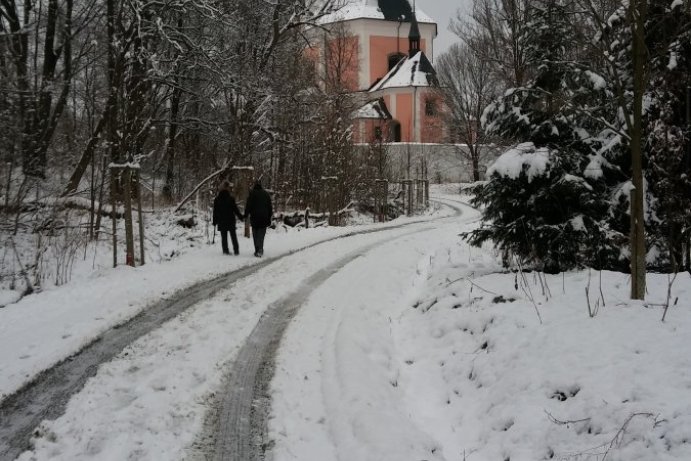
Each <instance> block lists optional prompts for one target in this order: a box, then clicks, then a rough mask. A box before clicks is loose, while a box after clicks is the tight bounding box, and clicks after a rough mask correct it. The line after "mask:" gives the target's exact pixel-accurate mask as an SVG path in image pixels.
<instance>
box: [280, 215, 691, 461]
mask: <svg viewBox="0 0 691 461" xmlns="http://www.w3.org/2000/svg"><path fill="white" fill-rule="evenodd" d="M462 230H467V226H464V225H462V224H460V225H456V226H454V225H451V226H440V227H439V228H438V229H437V230H436V231H435V232H434V233H425V234H420V235H418V236H410V237H408V238H407V239H406V240H405V241H403V240H398V241H395V242H392V243H390V244H389V245H387V246H382V247H381V248H379V249H377V251H376V252H373V253H372V255H371V257H368V258H366V259H361V260H359V261H355V262H353V263H352V264H351V265H350V266H349V267H348V268H346V270H343V271H340V272H339V273H338V274H336V275H335V276H334V277H332V278H331V279H330V280H329V281H328V282H327V283H326V284H324V285H323V286H322V287H320V289H319V290H318V291H317V292H315V293H314V296H313V297H312V298H311V301H310V303H309V304H308V305H307V306H305V307H303V309H302V311H301V312H300V313H299V314H298V315H297V317H296V319H295V320H294V322H293V323H292V325H291V326H290V328H289V330H288V331H287V334H286V336H285V339H284V343H283V347H282V348H281V349H280V351H279V359H278V365H277V373H276V378H275V379H274V381H273V384H272V387H273V419H272V422H271V425H270V428H271V435H272V436H273V437H274V438H275V441H276V445H275V447H274V450H273V453H272V454H273V458H272V459H273V460H275V461H283V460H320V461H326V460H350V459H357V460H372V461H374V460H378V461H381V460H392V461H393V460H401V459H415V460H418V459H427V460H432V459H438V460H449V461H450V460H471V461H472V460H476V461H490V460H511V461H535V460H542V459H559V460H580V461H585V460H592V461H602V460H604V459H607V460H622V461H632V460H641V461H644V460H645V461H652V460H656V461H661V460H688V459H691V354H690V353H689V349H688V347H689V344H691V303H690V302H689V299H691V297H690V296H689V295H691V277H689V274H680V275H679V277H678V278H677V279H676V280H675V282H674V285H673V286H672V290H671V293H672V296H671V301H672V303H674V301H675V300H676V299H677V297H678V300H679V301H678V302H677V304H676V306H673V307H671V308H670V311H669V313H668V317H667V320H666V322H665V323H662V322H661V321H660V320H661V317H662V310H661V309H662V308H661V307H660V305H659V304H661V303H665V302H666V299H667V289H668V286H669V284H668V278H667V276H664V275H654V274H651V275H649V277H648V283H649V293H648V296H647V300H648V304H645V303H642V302H633V301H630V300H629V299H628V290H629V278H628V276H627V275H624V274H618V273H611V272H603V273H599V272H592V273H590V272H587V271H582V272H575V273H568V274H564V275H563V276H548V277H546V278H542V276H539V275H538V274H535V273H529V274H513V273H502V270H501V268H500V267H499V265H498V261H497V257H496V256H495V255H493V253H492V251H486V250H480V249H476V248H469V247H468V246H467V245H466V244H465V243H464V242H462V241H461V240H460V239H459V238H458V237H457V234H458V233H459V231H462ZM374 261H378V263H376V264H375V263H374ZM382 274H387V275H386V276H382ZM600 277H601V279H600ZM354 287H357V292H358V294H357V296H353V289H354ZM586 287H589V299H590V305H591V309H593V310H594V309H595V308H596V306H597V307H598V309H599V310H598V311H597V314H596V315H595V316H594V317H592V318H591V317H590V315H589V313H588V307H587V306H588V301H587V300H586V292H585V289H586ZM600 290H601V292H602V295H600ZM537 311H539V314H540V317H541V319H542V322H541V321H540V318H539V317H538V314H537Z"/></svg>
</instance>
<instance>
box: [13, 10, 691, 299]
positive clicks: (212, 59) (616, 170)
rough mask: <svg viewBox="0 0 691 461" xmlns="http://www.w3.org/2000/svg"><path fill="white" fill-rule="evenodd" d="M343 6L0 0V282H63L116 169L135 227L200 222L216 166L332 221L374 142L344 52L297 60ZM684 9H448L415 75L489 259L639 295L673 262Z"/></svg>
mask: <svg viewBox="0 0 691 461" xmlns="http://www.w3.org/2000/svg"><path fill="white" fill-rule="evenodd" d="M341 6H342V2H341V1H340V0H291V1H278V2H266V1H259V0H228V1H225V2H216V1H213V0H171V1H168V0H164V1H147V0H35V1H29V0H0V158H1V162H0V186H1V189H2V190H1V191H0V214H1V215H2V219H1V225H0V226H1V228H0V234H1V236H2V256H0V257H1V258H2V264H0V266H2V267H3V269H2V273H0V282H2V283H3V284H4V285H8V284H9V285H10V286H12V287H15V288H16V287H17V286H19V287H20V289H21V290H24V291H26V292H30V291H31V290H32V289H34V288H36V287H40V285H41V283H42V281H45V279H46V278H51V279H52V280H53V283H56V284H60V283H63V282H64V281H66V280H67V279H69V270H70V266H71V264H72V261H73V260H74V258H76V257H77V253H78V252H80V251H81V250H84V257H86V256H85V254H86V250H85V249H86V248H87V247H89V245H91V242H97V241H98V240H99V239H101V240H106V239H107V237H108V238H110V237H113V236H114V234H116V233H117V232H118V230H117V228H113V229H108V222H107V219H109V218H110V217H111V216H116V215H117V216H119V215H120V213H121V210H120V209H119V208H118V207H117V206H116V207H113V206H112V205H109V204H110V203H111V201H112V198H113V197H115V196H117V195H118V194H121V193H122V189H123V187H125V186H124V183H125V180H124V179H123V178H122V177H121V176H118V175H117V174H116V173H114V172H115V171H120V170H122V169H123V168H125V169H126V168H130V169H132V170H135V171H136V178H137V182H138V183H139V188H140V192H139V194H138V195H139V200H143V202H144V207H145V208H147V209H148V210H150V211H149V212H150V213H153V212H154V211H155V210H161V209H165V210H168V213H170V212H172V210H173V209H179V208H181V206H182V205H184V202H187V201H192V200H195V201H196V202H195V203H196V206H197V207H198V208H202V209H204V208H205V207H206V204H208V201H209V199H210V197H211V195H212V194H213V192H214V190H215V186H216V181H215V180H216V179H217V178H218V177H220V176H222V175H226V174H228V172H229V171H232V168H233V167H236V168H237V167H240V168H248V167H252V168H253V169H254V172H255V175H256V177H261V178H262V182H263V183H264V185H265V186H266V187H267V188H268V189H270V190H271V191H272V192H273V193H274V196H275V197H276V198H277V200H278V201H279V202H280V203H284V204H285V203H288V202H291V203H292V204H293V207H294V208H300V207H303V208H304V207H308V206H312V207H313V208H316V211H319V208H320V207H322V208H323V207H324V205H323V201H324V191H325V190H326V189H327V186H326V185H325V184H327V183H328V184H329V185H328V189H329V195H330V196H331V199H332V201H333V202H334V203H335V207H336V208H341V207H346V206H348V205H349V204H350V203H352V201H353V200H357V199H358V198H361V197H367V196H368V194H369V196H371V194H372V184H374V180H375V179H376V178H382V177H386V175H387V173H386V166H385V161H384V162H382V158H384V159H385V158H386V155H385V152H383V151H382V150H383V149H384V150H385V146H384V147H383V146H382V145H381V144H379V145H378V146H372V148H371V149H368V150H367V149H365V150H358V151H356V150H355V149H354V147H353V142H352V139H351V133H350V119H349V118H350V116H351V114H352V111H353V109H354V108H355V107H356V106H355V102H354V101H353V98H352V97H351V95H349V94H348V92H347V91H346V87H345V82H344V81H343V80H344V78H343V75H344V73H347V72H345V71H346V69H347V68H348V67H352V66H353V65H354V64H353V63H352V62H350V61H349V58H348V53H347V50H343V51H342V52H339V53H335V55H334V56H332V58H333V59H335V60H337V61H338V65H336V66H335V67H329V66H327V68H330V69H336V71H335V73H334V72H326V73H320V72H318V71H317V69H316V68H315V66H314V63H313V62H311V61H310V60H309V59H306V56H307V55H309V52H308V51H307V50H308V48H309V47H310V38H309V37H310V33H311V32H310V31H314V30H317V31H319V33H322V32H323V33H324V34H339V33H342V31H339V30H328V29H327V28H325V27H324V26H323V24H321V23H320V19H321V18H323V17H324V16H326V15H327V14H330V13H332V12H333V11H335V10H337V9H338V8H340V7H341ZM690 8H691V6H690V5H689V2H688V1H682V0H630V1H624V2H622V1H619V0H474V3H473V7H472V13H471V14H470V15H466V14H461V13H458V15H457V16H456V17H455V18H454V19H453V20H452V21H451V25H450V27H451V28H452V29H453V31H454V32H455V34H456V35H457V37H458V42H457V43H456V44H455V45H453V46H452V47H451V48H450V49H449V50H448V51H447V52H446V53H444V54H443V55H441V56H439V57H437V59H435V63H434V64H435V67H436V70H437V73H438V75H439V80H440V87H439V92H440V94H441V95H442V97H443V98H444V100H445V102H446V110H445V111H444V116H445V117H447V118H448V123H449V124H450V126H452V127H453V129H452V130H451V132H450V137H449V142H450V143H463V144H466V145H467V146H468V149H467V150H468V159H469V165H470V168H471V169H472V171H473V176H474V179H475V180H476V181H479V182H476V183H475V186H474V188H473V190H472V192H473V194H474V197H475V198H474V202H473V203H474V204H475V205H476V206H477V207H480V208H481V209H482V210H483V218H484V220H483V225H482V226H480V227H479V228H478V229H477V230H474V231H472V232H470V233H469V234H468V235H466V238H468V239H470V241H471V242H472V243H475V244H478V245H479V244H482V243H483V242H488V241H491V242H493V244H494V245H496V247H497V249H498V251H499V252H500V253H501V255H502V257H503V259H504V262H505V265H507V266H510V265H512V264H515V263H516V262H518V263H520V264H525V265H529V266H534V267H536V268H538V269H540V270H545V271H548V272H558V271H563V270H568V269H571V268H576V267H585V266H588V267H594V268H603V269H604V268H606V269H616V270H623V271H628V270H631V272H632V273H633V274H635V276H634V277H633V278H634V280H637V281H638V282H637V283H635V284H634V285H636V286H637V287H636V288H634V290H635V293H636V296H638V297H640V296H641V293H643V292H644V290H645V283H644V275H645V271H646V270H647V269H655V270H661V271H670V272H676V271H678V270H681V269H687V270H688V269H689V266H690V262H689V260H690V258H689V238H690V234H691V230H690V229H691V207H690V206H689V202H690V201H691V184H689V181H690V178H689V172H690V171H691V166H690V162H691V157H690V155H689V142H688V138H689V131H690V130H689V119H690V118H691V117H690V116H689V113H690V111H691V109H690V108H689V106H690V104H689V90H688V88H689V86H690V85H691V80H690V79H691V77H689V66H690V65H691V37H690V36H689V34H690V29H689V26H690V25H691V12H690V10H689V9H690ZM439 27H444V25H443V24H440V26H439ZM346 38H347V37H346ZM355 65H356V64H355ZM349 72H352V70H350V71H349ZM488 146H491V148H489V147H488ZM497 147H499V148H500V150H501V151H506V153H505V154H504V155H503V156H501V157H500V158H499V161H497V162H496V163H494V164H493V166H491V167H490V168H489V169H488V170H487V175H486V178H483V177H481V172H482V171H483V167H487V166H489V165H490V164H491V163H492V162H491V161H490V160H489V159H488V155H489V153H490V152H496V148H497ZM459 161H462V159H459ZM383 163H384V164H383ZM390 179H395V178H390ZM483 179H487V181H480V180H483ZM320 202H322V203H320ZM117 216H116V217H117ZM185 222H186V221H185ZM632 223H633V224H632ZM48 261H51V263H50V265H51V267H52V269H51V270H50V271H48V270H47V269H46V267H47V266H48ZM48 273H50V274H49V275H48ZM641 277H642V278H641Z"/></svg>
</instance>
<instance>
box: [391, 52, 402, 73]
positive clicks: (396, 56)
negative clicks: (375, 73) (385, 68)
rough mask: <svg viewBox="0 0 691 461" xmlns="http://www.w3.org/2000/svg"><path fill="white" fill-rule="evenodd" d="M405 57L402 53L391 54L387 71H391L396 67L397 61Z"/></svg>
mask: <svg viewBox="0 0 691 461" xmlns="http://www.w3.org/2000/svg"><path fill="white" fill-rule="evenodd" d="M404 57H405V55H404V54H403V53H392V54H390V55H389V70H391V69H393V68H394V67H396V64H398V61H400V60H401V59H403V58H404Z"/></svg>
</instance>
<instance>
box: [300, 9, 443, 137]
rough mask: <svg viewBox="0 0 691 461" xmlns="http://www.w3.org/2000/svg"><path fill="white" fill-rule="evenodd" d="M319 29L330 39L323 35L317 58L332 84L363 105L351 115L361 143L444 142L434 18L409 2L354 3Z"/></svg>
mask: <svg viewBox="0 0 691 461" xmlns="http://www.w3.org/2000/svg"><path fill="white" fill-rule="evenodd" d="M322 25H323V26H325V27H327V28H328V29H329V31H330V33H329V34H324V35H319V36H318V37H319V38H318V40H316V43H318V44H317V45H316V46H315V47H314V48H313V50H312V52H313V53H315V54H316V53H318V56H319V59H318V61H319V62H320V65H321V70H322V73H323V74H324V75H326V76H327V80H332V81H338V82H340V83H339V84H340V86H341V87H342V88H343V90H345V91H350V92H353V93H356V94H357V97H358V100H359V101H360V103H361V104H362V107H361V108H360V109H359V110H358V111H356V112H355V114H354V119H355V121H354V124H353V133H354V141H355V142H356V143H369V142H372V141H376V140H379V139H381V140H382V141H384V142H404V143H441V142H443V141H444V136H445V127H444V125H443V123H442V118H441V117H440V112H441V111H442V110H443V107H442V106H441V102H440V99H439V97H438V96H437V94H436V91H435V87H436V86H437V85H438V82H437V77H436V73H435V71H434V68H433V66H432V61H433V57H434V39H435V37H436V36H437V25H436V23H435V22H434V20H433V19H432V18H430V17H429V16H427V15H426V14H425V13H424V12H422V11H420V10H419V9H418V10H416V11H413V8H412V7H411V5H410V3H409V2H408V0H350V2H349V3H348V4H346V6H344V7H343V8H342V9H341V10H339V11H338V12H337V13H334V14H332V15H329V16H328V17H326V18H324V20H323V21H322ZM315 57H316V56H315ZM328 77H330V78H328Z"/></svg>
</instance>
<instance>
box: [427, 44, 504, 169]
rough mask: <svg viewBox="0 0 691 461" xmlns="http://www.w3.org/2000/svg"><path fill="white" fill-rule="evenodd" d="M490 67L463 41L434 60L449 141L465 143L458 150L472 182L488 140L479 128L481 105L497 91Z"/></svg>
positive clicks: (483, 106) (482, 106)
mask: <svg viewBox="0 0 691 461" xmlns="http://www.w3.org/2000/svg"><path fill="white" fill-rule="evenodd" d="M490 68H491V64H490V63H489V62H488V61H485V60H483V59H482V58H481V57H480V55H478V54H477V53H476V51H475V49H473V48H471V47H470V46H468V45H467V44H466V43H456V44H454V45H452V46H451V47H450V48H449V50H448V51H447V52H446V53H444V54H442V55H441V56H440V57H439V59H438V61H437V75H438V77H439V83H440V88H439V92H440V94H441V96H442V98H443V100H444V102H445V104H446V107H448V110H449V111H448V113H447V117H448V118H449V125H450V126H451V127H453V128H452V132H451V136H452V141H456V140H458V141H460V142H461V143H463V144H465V145H466V146H467V151H466V150H465V149H463V150H461V152H462V155H463V156H464V157H466V158H467V160H468V161H469V162H470V164H471V165H472V171H473V180H475V181H479V180H480V164H481V163H482V161H483V157H484V156H485V154H486V153H487V149H488V146H487V144H488V143H489V139H488V136H487V135H486V134H485V133H484V132H483V131H482V130H481V129H480V118H481V117H482V112H483V111H484V109H485V106H486V105H487V104H488V103H489V102H490V101H491V100H492V99H493V98H494V97H495V96H497V94H498V86H497V83H496V81H495V80H494V79H493V77H492V75H491V72H490Z"/></svg>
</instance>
